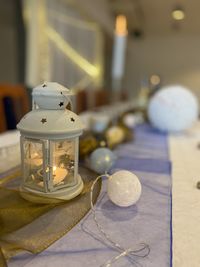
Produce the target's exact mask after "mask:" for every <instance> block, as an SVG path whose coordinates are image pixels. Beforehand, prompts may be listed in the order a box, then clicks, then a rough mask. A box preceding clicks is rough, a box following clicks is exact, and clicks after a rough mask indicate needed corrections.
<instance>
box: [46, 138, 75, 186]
mask: <svg viewBox="0 0 200 267" xmlns="http://www.w3.org/2000/svg"><path fill="white" fill-rule="evenodd" d="M51 151H52V154H51V155H52V166H53V168H52V176H53V186H54V188H56V189H58V188H62V187H66V186H73V185H74V184H75V183H76V180H75V167H76V164H77V163H76V162H75V140H63V141H51Z"/></svg>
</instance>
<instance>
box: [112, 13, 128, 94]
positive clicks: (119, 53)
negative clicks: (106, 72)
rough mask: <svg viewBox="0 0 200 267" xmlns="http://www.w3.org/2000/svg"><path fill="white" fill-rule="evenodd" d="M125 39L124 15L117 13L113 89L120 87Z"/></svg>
mask: <svg viewBox="0 0 200 267" xmlns="http://www.w3.org/2000/svg"><path fill="white" fill-rule="evenodd" d="M126 39H127V23H126V17H125V16H123V15H119V16H117V18H116V28H115V37H114V48H113V61H112V80H113V89H114V90H119V89H121V88H120V87H121V79H122V77H123V74H124V64H125V52H126Z"/></svg>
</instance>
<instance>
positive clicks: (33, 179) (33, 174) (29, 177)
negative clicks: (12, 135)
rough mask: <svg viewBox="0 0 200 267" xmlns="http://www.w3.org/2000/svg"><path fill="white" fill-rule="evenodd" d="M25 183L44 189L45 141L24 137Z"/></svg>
mask: <svg viewBox="0 0 200 267" xmlns="http://www.w3.org/2000/svg"><path fill="white" fill-rule="evenodd" d="M23 155H24V183H25V184H26V186H28V187H30V188H33V189H37V190H40V191H44V182H43V143H42V142H39V141H38V140H37V141H36V140H31V139H24V141H23Z"/></svg>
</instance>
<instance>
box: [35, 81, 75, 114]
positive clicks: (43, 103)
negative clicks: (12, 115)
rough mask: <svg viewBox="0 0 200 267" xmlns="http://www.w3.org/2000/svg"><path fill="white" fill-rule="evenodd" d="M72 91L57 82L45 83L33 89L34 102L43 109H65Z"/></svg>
mask: <svg viewBox="0 0 200 267" xmlns="http://www.w3.org/2000/svg"><path fill="white" fill-rule="evenodd" d="M71 95H72V93H71V91H70V90H69V89H67V88H66V87H64V86H62V85H61V84H59V83H56V82H45V83H43V84H40V85H38V86H36V87H35V88H34V89H33V92H32V96H33V102H34V103H36V105H37V106H38V107H39V108H41V109H65V108H66V106H67V105H68V103H69V102H70V96H71Z"/></svg>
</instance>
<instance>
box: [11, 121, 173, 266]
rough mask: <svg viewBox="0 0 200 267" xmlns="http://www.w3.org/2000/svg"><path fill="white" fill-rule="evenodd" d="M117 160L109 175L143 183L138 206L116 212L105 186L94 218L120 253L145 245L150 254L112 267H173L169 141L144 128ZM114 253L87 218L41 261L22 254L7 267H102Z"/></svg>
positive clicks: (138, 128)
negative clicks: (118, 173)
mask: <svg viewBox="0 0 200 267" xmlns="http://www.w3.org/2000/svg"><path fill="white" fill-rule="evenodd" d="M115 152H116V154H117V155H118V160H117V162H116V164H115V166H114V168H113V170H112V172H114V171H115V170H118V169H127V170H130V171H133V172H134V173H135V174H136V175H138V177H139V178H140V181H141V183H142V195H141V198H140V200H139V201H138V203H137V205H134V206H131V207H129V208H120V207H117V206H115V205H114V204H112V203H111V202H110V201H109V199H108V197H107V194H106V180H104V182H103V187H102V192H101V195H100V197H99V200H98V203H97V207H96V209H97V218H98V220H99V222H100V223H101V225H102V226H103V228H104V229H105V230H106V231H107V233H109V235H110V236H111V237H112V239H113V240H115V241H116V242H118V243H120V244H121V245H122V246H124V247H127V248H129V247H133V248H134V247H135V245H136V244H138V243H141V242H145V243H147V244H149V246H150V248H151V252H150V254H149V256H148V257H146V258H144V259H143V258H142V259H140V258H137V257H135V265H132V263H131V262H130V261H129V259H128V258H127V257H123V258H122V259H120V260H118V261H117V262H116V263H115V264H113V266H118V267H122V266H123V267H129V266H143V267H169V266H171V259H172V249H171V240H172V236H171V166H170V162H169V160H168V147H167V136H166V135H164V134H160V133H158V132H156V131H154V130H153V129H152V128H151V127H150V126H148V125H142V126H138V127H137V129H136V130H135V141H134V142H132V143H129V144H123V145H120V146H119V147H118V148H117V149H116V151H115ZM116 255H118V252H116V251H115V250H113V249H112V248H110V247H109V246H108V245H107V242H106V241H103V240H102V237H101V235H100V234H99V232H98V229H97V228H96V226H95V223H94V221H93V218H92V216H91V214H89V215H88V216H86V218H84V219H83V220H82V221H81V222H80V223H79V224H78V225H77V226H75V227H74V228H73V229H72V230H71V231H70V232H69V233H68V234H67V235H66V236H64V237H62V238H61V239H60V240H58V241H57V242H55V243H54V244H53V245H52V246H50V247H49V248H48V249H47V250H45V251H44V252H43V253H41V254H39V255H30V254H27V253H25V254H22V255H18V256H16V257H15V258H14V259H12V260H11V261H10V263H9V267H11V266H12V267H14V266H20V267H22V266H26V267H35V266H37V267H44V266H48V267H54V266H59V267H66V266H67V267H82V266H91V267H96V266H101V265H102V264H103V263H105V262H106V261H107V260H109V259H111V258H112V257H114V256H116Z"/></svg>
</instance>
